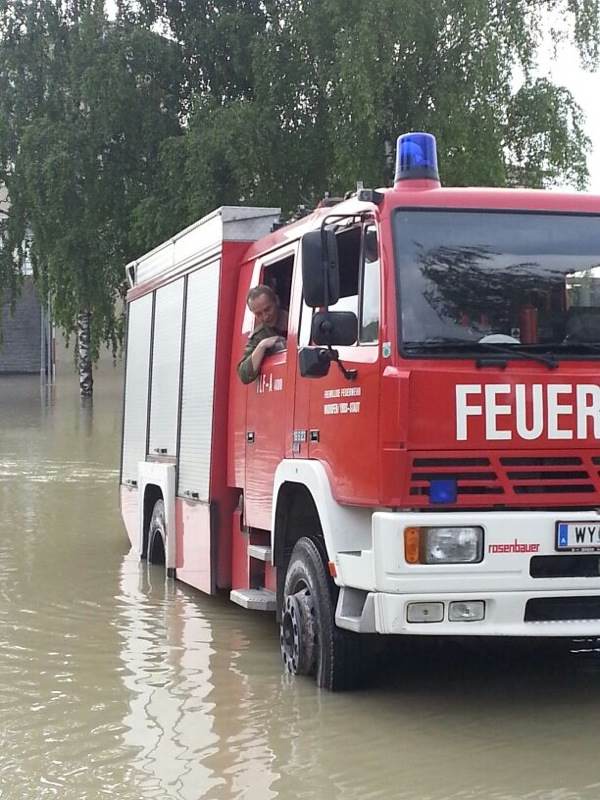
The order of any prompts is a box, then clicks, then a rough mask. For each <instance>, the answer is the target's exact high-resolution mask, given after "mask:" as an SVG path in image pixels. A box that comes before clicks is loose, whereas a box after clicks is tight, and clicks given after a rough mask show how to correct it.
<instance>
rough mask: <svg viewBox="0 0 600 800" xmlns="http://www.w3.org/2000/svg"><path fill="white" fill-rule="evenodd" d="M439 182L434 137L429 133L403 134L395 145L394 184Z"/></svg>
mask: <svg viewBox="0 0 600 800" xmlns="http://www.w3.org/2000/svg"><path fill="white" fill-rule="evenodd" d="M423 178H426V179H429V180H433V181H439V179H440V176H439V173H438V167H437V151H436V146H435V136H432V135H431V134H430V133H404V134H403V135H402V136H399V137H398V141H397V143H396V175H395V178H394V183H397V182H398V181H406V180H419V179H423Z"/></svg>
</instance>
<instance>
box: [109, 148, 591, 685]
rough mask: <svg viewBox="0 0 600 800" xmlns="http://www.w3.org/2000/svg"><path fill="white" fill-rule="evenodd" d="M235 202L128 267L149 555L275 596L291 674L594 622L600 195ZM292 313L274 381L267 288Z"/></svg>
mask: <svg viewBox="0 0 600 800" xmlns="http://www.w3.org/2000/svg"><path fill="white" fill-rule="evenodd" d="M278 221H279V210H278V209H274V208H233V207H223V208H220V209H218V210H217V211H215V212H213V213H212V214H210V215H209V216H207V217H205V218H203V219H202V220H200V221H199V222H197V223H195V224H194V225H192V226H191V227H189V228H187V229H185V230H184V231H182V232H181V233H179V234H177V235H176V236H174V237H173V238H172V239H170V240H169V241H167V242H165V243H163V244H162V245H160V246H159V247H157V248H155V249H154V250H152V251H151V252H150V253H148V254H147V255H145V256H143V257H141V258H140V259H138V260H137V261H135V262H132V263H131V264H129V265H128V266H127V276H128V279H129V284H130V289H129V292H128V296H127V302H128V328H127V360H126V378H125V402H124V422H123V447H122V462H121V509H122V514H123V519H124V521H125V525H126V528H127V532H128V535H129V538H130V540H131V544H132V547H133V549H134V551H135V552H136V553H137V554H138V556H139V557H140V558H146V559H148V560H149V561H151V562H161V563H164V564H165V566H166V569H167V571H168V572H169V574H170V575H173V576H176V577H177V578H178V579H180V580H182V581H184V582H186V583H188V584H189V585H191V586H194V587H196V588H197V589H200V590H201V591H203V592H207V593H215V592H216V591H218V590H227V591H229V593H230V597H231V599H232V600H233V601H234V602H236V603H238V604H239V605H241V606H244V607H246V608H249V609H259V610H268V611H276V613H277V618H278V620H279V624H280V640H281V650H282V656H283V660H284V664H285V668H286V669H287V670H289V671H290V672H292V673H295V674H307V675H312V676H314V677H315V678H316V680H317V683H318V684H319V686H322V687H326V688H331V689H337V688H344V687H346V686H349V685H351V684H352V682H353V681H354V680H355V678H356V676H357V674H358V672H359V671H360V667H361V663H362V661H363V659H362V657H361V655H360V651H361V649H362V648H363V646H364V642H365V641H366V640H367V638H368V639H369V640H370V639H371V638H372V637H366V636H365V635H369V634H371V635H376V634H379V635H384V634H394V635H407V634H413V635H429V636H431V635H437V636H515V637H565V638H573V637H582V636H598V635H600V513H599V511H598V506H599V492H600V382H599V379H598V359H599V357H600V283H599V278H600V198H597V197H593V196H589V195H584V194H567V193H558V192H556V193H555V192H547V191H534V190H516V189H514V190H513V189H482V188H460V189H459V188H456V189H452V188H443V187H441V186H440V182H439V177H438V172H437V157H436V153H435V141H434V139H433V137H431V136H429V135H428V134H407V135H405V136H401V137H400V138H399V140H398V152H397V167H396V179H395V184H394V187H393V188H389V189H382V190H377V191H374V190H364V189H360V190H357V192H356V193H355V194H354V195H352V196H351V197H350V198H348V199H346V200H344V201H342V202H339V203H337V204H335V205H325V206H324V207H321V208H318V209H317V210H316V211H315V212H314V213H312V214H310V215H308V216H305V217H303V218H302V219H300V220H298V221H296V222H294V223H292V224H288V225H284V226H280V225H279V222H278ZM263 285H264V286H268V287H270V289H271V290H272V291H273V292H274V293H275V295H276V297H277V301H278V303H279V305H280V307H281V309H283V310H284V311H285V312H287V319H288V329H287V337H286V339H285V345H284V346H283V347H280V348H277V350H276V351H275V352H272V353H268V354H267V355H266V357H265V358H264V360H263V361H262V364H261V367H260V373H259V375H258V377H257V379H256V380H254V381H252V382H251V383H249V384H245V383H243V382H242V381H241V380H240V378H239V375H238V371H237V366H238V363H239V361H240V359H241V357H242V353H243V351H244V347H245V345H246V342H247V340H248V337H249V336H250V335H251V334H252V332H253V330H254V326H255V320H254V316H253V314H252V313H251V311H250V309H249V307H248V304H247V302H246V300H247V296H248V291H249V290H250V289H251V288H252V287H256V286H263Z"/></svg>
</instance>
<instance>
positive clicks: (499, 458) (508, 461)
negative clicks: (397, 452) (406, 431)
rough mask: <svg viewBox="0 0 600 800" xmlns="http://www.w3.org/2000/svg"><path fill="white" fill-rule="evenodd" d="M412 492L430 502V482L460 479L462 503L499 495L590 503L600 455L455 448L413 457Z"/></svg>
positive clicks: (598, 480)
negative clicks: (460, 454) (470, 452)
mask: <svg viewBox="0 0 600 800" xmlns="http://www.w3.org/2000/svg"><path fill="white" fill-rule="evenodd" d="M411 467H412V468H411V474H410V486H409V493H410V495H411V499H412V501H413V503H416V504H417V505H419V501H422V504H423V505H428V504H429V484H430V482H431V481H432V480H435V479H454V480H455V481H456V482H457V502H458V503H459V504H461V503H462V505H467V504H469V503H470V504H473V503H475V504H476V503H477V500H478V499H480V500H481V504H483V503H484V502H485V503H487V504H489V503H490V501H491V500H493V499H494V498H497V503H499V504H502V505H510V504H511V503H514V504H516V505H519V504H521V505H535V504H536V502H539V503H541V504H545V505H564V504H565V501H566V498H567V496H568V498H569V501H571V502H578V501H579V502H581V503H582V504H584V505H586V504H587V505H591V504H592V503H593V502H595V498H594V497H593V496H594V495H596V494H600V455H598V454H590V455H581V456H564V455H560V454H548V453H545V454H532V455H519V456H515V455H508V454H503V453H501V452H500V453H493V454H491V455H490V456H489V457H476V458H474V457H465V458H457V457H456V456H454V455H450V454H440V455H439V456H438V457H436V456H428V457H427V458H423V457H413V459H412V462H411Z"/></svg>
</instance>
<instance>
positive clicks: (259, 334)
mask: <svg viewBox="0 0 600 800" xmlns="http://www.w3.org/2000/svg"><path fill="white" fill-rule="evenodd" d="M269 336H283V337H285V332H284V331H281V330H279V329H278V328H272V327H271V326H270V325H261V327H260V328H257V329H256V330H255V331H254V333H253V334H252V335H251V336H250V338H249V339H248V343H247V344H246V348H245V350H244V355H243V356H242V358H241V360H240V363H239V364H238V365H237V371H238V375H239V376H240V380H241V381H242V383H252V381H255V380H256V379H257V378H258V372H260V370H259V371H258V372H255V371H254V369H253V368H252V353H253V352H254V351H255V350H256V346H257V345H258V343H259V342H262V340H263V339H268V338H269Z"/></svg>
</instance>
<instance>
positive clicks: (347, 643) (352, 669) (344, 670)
mask: <svg viewBox="0 0 600 800" xmlns="http://www.w3.org/2000/svg"><path fill="white" fill-rule="evenodd" d="M337 595H338V589H337V587H336V586H335V584H334V583H333V581H332V579H331V578H330V576H329V573H328V571H327V561H326V557H325V553H324V552H323V548H322V545H321V543H320V542H317V541H315V540H313V539H309V538H308V537H303V538H302V539H299V540H298V541H297V542H296V545H295V547H294V549H293V551H292V555H291V558H290V561H289V564H288V568H287V572H286V576H285V585H284V589H283V606H282V609H281V625H280V641H281V654H282V657H283V663H284V667H285V669H286V671H287V672H290V673H291V674H293V675H310V676H313V677H314V678H315V679H316V682H317V686H319V687H321V688H323V689H331V690H333V691H342V690H344V689H351V688H353V687H355V686H356V685H357V683H359V682H360V680H361V678H362V669H363V667H364V661H363V659H362V658H361V655H362V653H361V651H362V646H361V642H360V639H361V636H360V635H359V634H355V633H352V632H350V631H346V630H343V629H341V628H338V627H337V626H336V624H335V605H336V601H337Z"/></svg>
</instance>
